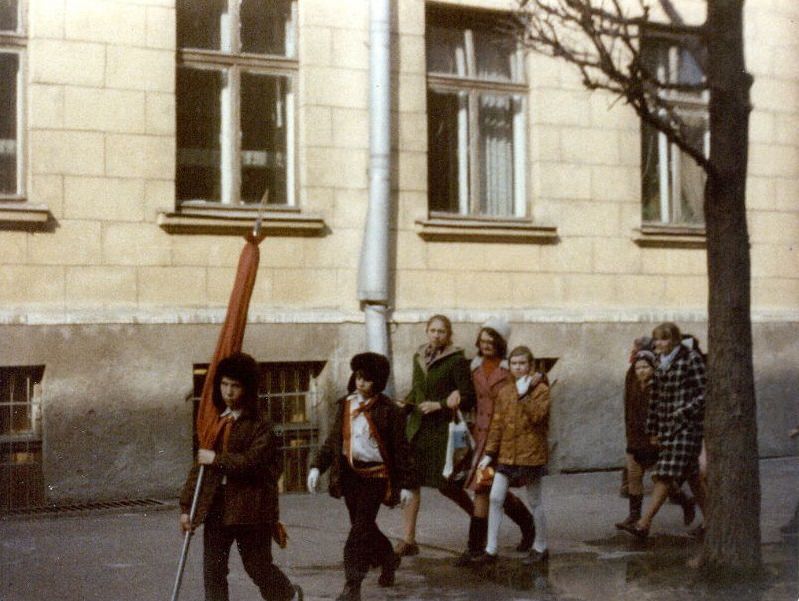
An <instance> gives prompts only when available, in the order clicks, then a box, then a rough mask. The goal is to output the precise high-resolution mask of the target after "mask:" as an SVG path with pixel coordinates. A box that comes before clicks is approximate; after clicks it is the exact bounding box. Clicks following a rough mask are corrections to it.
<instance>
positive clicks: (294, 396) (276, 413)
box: [193, 361, 325, 492]
mask: <svg viewBox="0 0 799 601" xmlns="http://www.w3.org/2000/svg"><path fill="white" fill-rule="evenodd" d="M324 366H325V362H324V361H297V362H272V363H260V364H259V368H260V370H261V375H260V382H259V387H258V399H259V405H260V410H261V411H262V412H263V413H264V414H265V415H268V416H269V419H270V421H271V422H272V427H273V431H274V433H275V436H276V437H277V438H278V445H279V450H280V452H281V454H282V457H283V475H282V476H281V478H280V481H279V482H278V487H279V490H280V492H302V491H304V490H305V480H306V478H307V476H308V463H309V461H310V459H311V457H312V456H313V454H314V453H315V452H316V450H317V448H318V447H319V419H318V406H319V402H320V396H319V391H318V385H317V378H318V377H319V374H320V373H321V371H322V369H323V368H324ZM207 369H208V365H207V364H204V365H195V366H194V394H195V396H194V398H193V401H194V424H195V427H196V422H197V408H198V405H199V401H200V398H199V397H200V394H201V392H202V387H203V383H204V381H205V375H206V373H207ZM194 442H195V452H196V448H197V439H196V432H195V441H194Z"/></svg>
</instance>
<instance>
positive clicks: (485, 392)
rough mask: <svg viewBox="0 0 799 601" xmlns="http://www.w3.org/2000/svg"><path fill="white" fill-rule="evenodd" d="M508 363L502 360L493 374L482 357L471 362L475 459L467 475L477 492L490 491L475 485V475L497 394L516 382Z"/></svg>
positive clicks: (467, 484)
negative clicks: (487, 369) (488, 372)
mask: <svg viewBox="0 0 799 601" xmlns="http://www.w3.org/2000/svg"><path fill="white" fill-rule="evenodd" d="M506 365H507V362H505V361H502V362H501V363H500V364H499V365H498V366H497V367H496V368H495V369H494V370H493V371H492V372H491V374H487V373H486V370H485V367H484V366H483V361H482V360H481V357H475V358H474V359H473V360H472V364H471V369H472V383H473V384H474V392H475V395H476V397H477V401H476V403H475V418H474V427H473V428H472V436H473V437H474V460H473V461H472V468H471V470H469V474H468V476H467V477H466V488H468V489H470V490H473V491H475V492H488V491H487V490H484V489H481V488H478V487H477V486H475V483H474V477H475V473H476V471H477V463H478V462H479V461H480V458H481V457H482V456H483V452H484V450H485V445H486V440H487V439H488V431H489V429H490V428H491V419H492V417H493V415H494V403H495V402H496V399H497V395H498V394H499V391H500V390H501V389H502V387H503V386H505V385H507V384H513V382H514V380H513V376H512V375H511V374H510V372H509V371H508V369H507V367H506Z"/></svg>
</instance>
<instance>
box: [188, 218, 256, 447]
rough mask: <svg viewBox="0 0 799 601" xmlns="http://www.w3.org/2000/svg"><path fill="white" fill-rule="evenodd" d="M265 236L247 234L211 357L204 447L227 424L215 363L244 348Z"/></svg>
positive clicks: (200, 432) (200, 425) (201, 423)
mask: <svg viewBox="0 0 799 601" xmlns="http://www.w3.org/2000/svg"><path fill="white" fill-rule="evenodd" d="M264 237H265V236H264V234H260V235H259V236H257V237H256V236H255V235H253V234H252V233H251V234H249V235H248V236H246V237H245V240H246V244H245V245H244V248H243V249H242V251H241V256H240V257H239V266H238V269H237V271H236V280H235V282H234V283H233V290H232V291H231V293H230V301H228V307H227V314H226V315H225V323H224V324H223V325H222V331H221V332H220V333H219V340H218V341H217V343H216V351H214V357H213V359H211V363H210V365H209V366H208V373H206V375H205V383H204V384H203V391H202V395H201V397H200V407H199V410H198V412H197V438H198V441H199V444H200V448H201V449H212V448H214V443H215V442H216V439H217V437H218V436H219V433H220V432H221V431H222V429H223V427H224V420H220V419H219V411H218V410H217V408H216V407H215V406H214V401H213V389H214V375H215V374H216V366H217V365H218V364H219V362H220V361H221V360H222V359H224V358H225V357H228V356H230V355H232V354H233V353H237V352H239V351H241V343H242V340H243V339H244V329H245V327H246V326H247V310H248V308H249V306H250V297H251V296H252V290H253V286H254V285H255V276H256V275H257V274H258V262H259V260H260V251H259V250H258V245H259V244H260V243H261V241H262V240H263V239H264Z"/></svg>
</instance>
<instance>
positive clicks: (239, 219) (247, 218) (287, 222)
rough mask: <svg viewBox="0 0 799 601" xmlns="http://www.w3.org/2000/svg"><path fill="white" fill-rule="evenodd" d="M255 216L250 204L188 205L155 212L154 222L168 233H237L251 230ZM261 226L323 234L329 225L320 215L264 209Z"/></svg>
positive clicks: (283, 232) (273, 231)
mask: <svg viewBox="0 0 799 601" xmlns="http://www.w3.org/2000/svg"><path fill="white" fill-rule="evenodd" d="M257 218H258V210H257V209H254V208H249V207H248V208H227V207H225V208H219V207H207V206H206V207H189V208H183V209H181V210H180V211H176V212H172V213H159V214H158V225H159V226H160V227H161V229H163V230H165V231H166V232H168V233H170V234H217V235H230V236H241V235H244V234H246V233H247V232H249V231H251V230H252V228H253V226H254V225H255V220H256V219H257ZM261 228H262V230H263V231H264V232H266V233H267V235H273V236H306V237H309V236H324V235H325V234H327V233H328V231H329V228H328V227H327V225H326V224H325V222H324V220H323V219H322V218H321V217H314V216H312V215H303V214H301V213H300V212H299V211H298V210H294V209H287V210H267V211H264V212H263V219H262V222H261Z"/></svg>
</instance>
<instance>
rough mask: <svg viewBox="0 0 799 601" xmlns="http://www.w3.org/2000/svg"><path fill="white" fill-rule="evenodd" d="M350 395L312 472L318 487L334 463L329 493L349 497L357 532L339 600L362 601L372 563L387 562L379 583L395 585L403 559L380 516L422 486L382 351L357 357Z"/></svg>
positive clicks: (312, 484)
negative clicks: (390, 391)
mask: <svg viewBox="0 0 799 601" xmlns="http://www.w3.org/2000/svg"><path fill="white" fill-rule="evenodd" d="M350 367H351V368H352V375H351V376H350V381H349V384H348V386H347V390H348V392H349V394H347V395H345V396H344V397H342V398H341V399H339V401H338V407H337V410H336V417H335V421H334V422H333V426H332V428H331V430H330V435H329V436H328V437H327V440H326V441H325V443H324V444H323V445H322V447H321V448H320V449H319V451H318V453H317V454H316V457H315V458H314V460H313V462H312V464H311V470H310V472H309V474H308V491H309V492H312V493H313V492H316V489H317V486H318V484H319V475H320V474H321V473H322V472H324V471H325V470H327V469H328V468H330V486H329V491H330V495H331V496H332V497H334V498H337V499H338V498H340V497H342V496H343V497H344V502H345V503H346V505H347V511H348V512H349V515H350V533H349V536H348V537H347V542H346V544H345V545H344V575H345V578H346V584H345V585H344V590H343V591H342V592H341V594H340V595H339V596H338V597H336V601H359V600H360V598H361V582H362V581H363V579H364V578H365V577H366V574H367V573H368V571H369V568H370V567H373V566H374V567H377V566H380V568H381V571H380V577H379V578H378V584H380V586H392V585H393V584H394V572H395V571H396V570H397V567H399V564H400V556H399V555H397V554H396V553H394V549H392V547H391V543H390V542H389V540H388V538H386V536H385V535H384V534H383V533H382V532H381V531H380V529H379V528H378V527H377V523H376V522H375V520H376V519H377V512H378V510H379V509H380V505H381V504H385V505H388V506H389V507H393V506H394V505H396V504H397V503H398V502H399V503H400V504H401V505H402V506H404V505H405V504H406V503H407V502H408V500H409V499H410V497H411V490H412V489H415V488H417V487H418V486H419V484H418V481H417V476H416V472H415V469H414V465H413V459H412V454H411V450H410V446H409V443H408V440H407V438H406V437H405V417H404V415H403V413H402V410H401V409H400V408H399V407H398V406H397V405H395V404H394V402H393V401H392V400H391V399H390V398H389V397H387V396H386V395H384V394H383V389H384V388H385V386H386V382H387V381H388V375H389V371H390V364H389V362H388V359H386V358H385V357H384V356H383V355H379V354H377V353H361V354H359V355H355V356H354V357H353V358H352V360H351V361H350Z"/></svg>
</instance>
